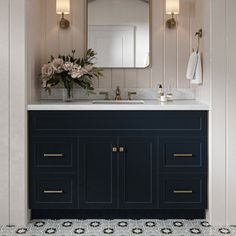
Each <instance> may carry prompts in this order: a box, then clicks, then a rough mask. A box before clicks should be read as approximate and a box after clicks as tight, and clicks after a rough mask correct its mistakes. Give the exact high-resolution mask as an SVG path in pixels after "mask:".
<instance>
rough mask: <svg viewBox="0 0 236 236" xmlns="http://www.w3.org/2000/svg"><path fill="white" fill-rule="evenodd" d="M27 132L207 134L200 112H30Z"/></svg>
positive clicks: (203, 113) (202, 115)
mask: <svg viewBox="0 0 236 236" xmlns="http://www.w3.org/2000/svg"><path fill="white" fill-rule="evenodd" d="M29 120H30V130H31V132H33V133H36V132H51V131H56V132H61V131H63V132H66V131H86V130H97V131H98V130H151V131H182V132H184V131H191V132H197V133H206V132H207V112H201V111H191V112H188V111H187V112H186V111H181V112H180V111H178V112H176V111H168V112H166V111H158V112H156V111H145V112H143V111H112V112H111V111H87V112H86V111H82V112H80V111H51V112H49V111H46V112H43V111H37V112H36V111H32V112H29Z"/></svg>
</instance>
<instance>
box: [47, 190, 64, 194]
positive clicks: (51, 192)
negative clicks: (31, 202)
mask: <svg viewBox="0 0 236 236" xmlns="http://www.w3.org/2000/svg"><path fill="white" fill-rule="evenodd" d="M43 193H45V194H63V193H64V191H63V190H44V191H43Z"/></svg>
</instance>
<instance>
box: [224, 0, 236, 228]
mask: <svg viewBox="0 0 236 236" xmlns="http://www.w3.org/2000/svg"><path fill="white" fill-rule="evenodd" d="M226 4H227V14H226V15H227V16H228V17H227V26H226V28H227V31H228V43H227V45H228V48H227V53H228V60H227V61H228V73H227V74H228V76H227V77H228V78H227V79H228V81H227V101H226V106H227V173H228V176H227V183H228V184H227V202H228V204H227V224H229V225H236V218H235V212H236V202H235V199H236V189H235V186H236V172H235V168H236V158H235V156H236V146H235V133H236V123H235V120H236V111H235V100H236V95H235V89H236V78H235V75H236V67H235V61H236V32H235V22H236V16H235V9H236V2H235V0H229V1H226Z"/></svg>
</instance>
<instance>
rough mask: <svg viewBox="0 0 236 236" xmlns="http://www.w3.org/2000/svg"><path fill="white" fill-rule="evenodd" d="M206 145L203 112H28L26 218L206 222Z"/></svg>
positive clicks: (205, 119) (205, 115) (205, 121)
mask: <svg viewBox="0 0 236 236" xmlns="http://www.w3.org/2000/svg"><path fill="white" fill-rule="evenodd" d="M207 140H208V113H207V112H205V111H29V203H30V209H31V210H32V215H33V216H36V217H39V218H43V217H46V218H47V217H50V216H51V217H53V218H54V217H56V218H57V217H58V218H60V217H66V216H68V218H70V217H73V216H74V217H78V214H80V216H81V214H83V213H85V212H95V211H96V212H97V211H99V212H104V211H107V212H106V214H107V213H109V212H115V213H114V214H113V215H112V216H111V217H118V216H117V215H116V214H118V213H117V212H119V214H120V212H126V213H127V212H131V215H126V216H127V217H131V218H132V212H133V213H134V214H135V213H137V212H139V213H140V212H141V213H144V215H142V214H141V216H140V215H139V216H140V217H145V216H147V215H149V212H152V213H153V212H154V216H155V217H157V216H160V217H167V218H171V217H176V213H180V212H185V213H186V211H187V213H191V212H193V215H194V214H195V216H196V214H198V213H199V217H204V212H205V209H206V208H207V192H208V191H207V179H208V141H207ZM61 210H62V211H63V216H60V211H61ZM91 210H92V211H91ZM180 210H181V211H180ZM50 213H51V215H50ZM126 213H125V214H126ZM187 213H186V214H187ZM104 214H105V213H104ZM139 216H138V217H139ZM180 217H187V215H180Z"/></svg>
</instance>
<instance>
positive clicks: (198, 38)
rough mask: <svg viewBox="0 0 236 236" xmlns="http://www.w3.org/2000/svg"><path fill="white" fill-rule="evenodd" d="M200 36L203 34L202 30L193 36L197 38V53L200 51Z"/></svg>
mask: <svg viewBox="0 0 236 236" xmlns="http://www.w3.org/2000/svg"><path fill="white" fill-rule="evenodd" d="M202 34H203V31H202V29H200V30H198V31H197V32H196V34H195V36H196V37H197V53H198V52H199V49H200V39H201V38H202Z"/></svg>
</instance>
